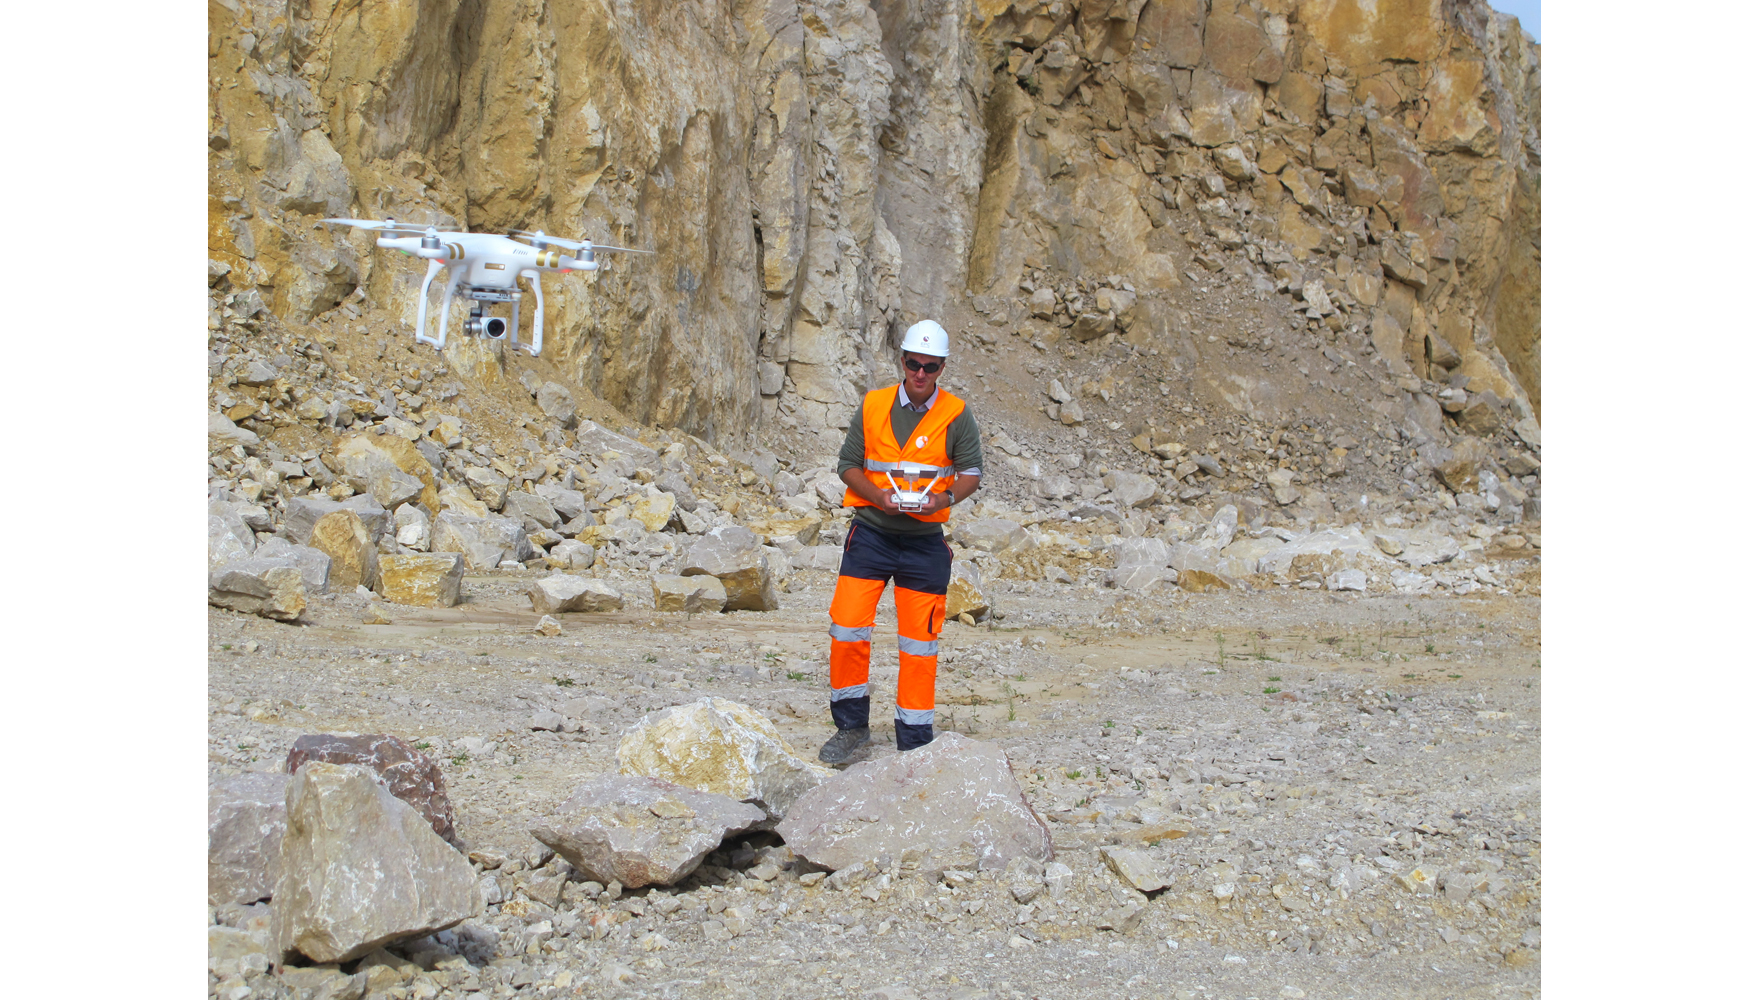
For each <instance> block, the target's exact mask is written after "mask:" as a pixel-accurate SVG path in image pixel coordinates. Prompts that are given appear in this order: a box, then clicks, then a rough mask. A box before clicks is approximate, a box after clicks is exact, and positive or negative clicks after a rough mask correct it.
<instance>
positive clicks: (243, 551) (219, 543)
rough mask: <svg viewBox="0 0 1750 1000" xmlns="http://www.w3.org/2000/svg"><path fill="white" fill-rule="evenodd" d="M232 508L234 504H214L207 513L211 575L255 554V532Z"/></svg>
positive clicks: (208, 560) (208, 565) (208, 564)
mask: <svg viewBox="0 0 1750 1000" xmlns="http://www.w3.org/2000/svg"><path fill="white" fill-rule="evenodd" d="M232 507H233V505H232V504H213V505H212V507H211V508H210V509H209V510H208V511H207V571H208V572H209V573H210V572H212V571H213V570H216V569H218V568H219V567H221V566H224V565H225V564H227V563H233V562H236V561H238V560H240V559H248V558H249V557H250V556H252V555H254V554H255V532H254V531H252V530H250V527H249V525H248V524H246V523H245V522H244V520H243V518H242V516H240V515H239V514H238V513H237V512H236V511H235V510H233V509H232Z"/></svg>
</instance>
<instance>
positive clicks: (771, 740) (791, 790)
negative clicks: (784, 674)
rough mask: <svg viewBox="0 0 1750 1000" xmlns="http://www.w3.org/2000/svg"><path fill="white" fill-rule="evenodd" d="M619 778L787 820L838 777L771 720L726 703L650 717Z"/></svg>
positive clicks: (705, 702)
mask: <svg viewBox="0 0 1750 1000" xmlns="http://www.w3.org/2000/svg"><path fill="white" fill-rule="evenodd" d="M619 761H620V773H622V774H637V775H644V776H646V777H652V778H662V779H663V780H665V781H672V782H674V783H675V784H677V785H685V786H686V787H688V788H693V789H697V790H699V791H702V792H715V793H717V794H719V795H727V796H729V797H730V798H732V799H740V800H741V801H743V802H751V803H753V804H754V805H757V806H759V807H760V808H762V809H764V810H765V811H766V812H767V813H768V814H770V815H771V816H772V817H773V818H782V817H783V816H784V814H785V813H786V812H787V811H788V810H789V809H790V806H791V804H792V803H794V802H795V801H796V799H797V797H798V796H800V795H801V794H802V793H803V792H806V791H808V790H809V789H810V788H813V787H814V786H815V785H818V784H820V782H821V781H822V780H823V779H825V778H826V777H827V776H828V775H830V774H832V771H831V770H829V769H828V768H825V767H822V766H821V765H819V764H816V763H814V762H812V761H809V760H806V759H804V758H803V757H802V756H801V755H800V754H798V753H797V752H796V751H795V750H794V749H793V748H792V747H791V746H790V744H789V743H787V742H785V740H784V737H782V736H780V735H778V730H777V727H776V726H773V725H772V723H771V720H770V719H767V718H766V717H765V716H763V715H761V714H760V713H758V712H756V711H754V710H753V709H751V708H749V707H747V706H746V705H742V704H739V703H737V702H733V701H727V700H724V699H722V698H702V699H700V700H699V701H695V702H693V703H692V704H690V705H676V706H674V707H672V708H665V709H663V710H662V711H660V712H657V713H655V714H652V715H648V716H645V717H644V718H643V719H642V720H640V721H639V723H638V724H637V725H636V726H633V727H632V728H631V729H630V730H629V731H627V733H626V735H625V736H622V737H621V738H620V749H619Z"/></svg>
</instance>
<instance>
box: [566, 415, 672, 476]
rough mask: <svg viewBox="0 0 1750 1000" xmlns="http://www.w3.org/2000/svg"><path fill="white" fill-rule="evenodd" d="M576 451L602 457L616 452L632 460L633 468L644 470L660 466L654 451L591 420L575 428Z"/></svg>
mask: <svg viewBox="0 0 1750 1000" xmlns="http://www.w3.org/2000/svg"><path fill="white" fill-rule="evenodd" d="M577 450H578V451H580V452H582V453H584V454H585V455H603V454H606V453H607V452H610V451H612V452H618V453H619V454H621V455H624V456H626V457H627V458H629V459H631V460H632V463H633V465H634V466H636V467H638V468H645V469H655V468H657V467H658V466H660V465H661V464H662V462H661V460H660V459H659V458H658V457H657V454H656V449H654V448H652V447H650V446H649V445H645V444H640V443H639V442H637V441H634V440H632V439H631V438H629V437H626V436H625V435H623V434H615V433H614V432H613V431H610V430H608V429H607V428H606V427H603V426H601V425H600V424H598V423H596V422H595V421H593V420H585V421H583V422H582V423H580V424H579V425H578V427H577Z"/></svg>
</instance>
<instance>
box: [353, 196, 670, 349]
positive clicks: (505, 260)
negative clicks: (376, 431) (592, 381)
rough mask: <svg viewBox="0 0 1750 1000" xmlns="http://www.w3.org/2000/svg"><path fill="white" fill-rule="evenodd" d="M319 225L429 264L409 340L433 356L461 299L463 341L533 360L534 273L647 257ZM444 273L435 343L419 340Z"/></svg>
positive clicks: (444, 229) (392, 225)
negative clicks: (475, 340) (467, 337)
mask: <svg viewBox="0 0 1750 1000" xmlns="http://www.w3.org/2000/svg"><path fill="white" fill-rule="evenodd" d="M322 221H323V222H326V223H329V224H332V225H342V226H357V227H358V228H360V229H374V230H377V231H378V232H381V233H383V234H385V235H383V236H379V237H377V245H378V246H380V247H382V248H384V249H386V250H399V251H401V252H402V253H404V254H407V255H408V256H410V257H422V258H424V259H426V260H429V261H431V264H430V266H428V267H427V268H426V271H425V283H424V284H422V285H420V287H419V329H418V331H417V332H416V333H415V334H414V335H413V339H414V340H415V341H417V342H419V343H421V344H430V345H431V346H433V347H435V348H437V349H438V350H440V351H441V350H443V347H444V341H445V340H446V339H447V337H448V334H449V329H450V303H451V302H452V301H453V300H454V298H455V296H456V294H457V293H458V292H460V294H461V296H462V298H464V299H467V300H468V301H470V302H472V303H473V305H472V306H471V307H470V309H469V312H468V321H467V323H465V324H464V325H463V327H462V330H463V332H464V333H468V334H472V335H474V336H478V337H486V338H488V339H490V340H503V339H504V338H505V337H506V336H507V335H508V336H509V337H510V346H511V348H512V349H513V350H514V349H517V348H521V349H522V350H525V351H528V352H529V354H530V355H531V356H533V357H540V356H541V321H542V319H543V315H544V314H545V312H546V308H545V306H546V302H545V300H544V299H543V298H542V297H541V272H543V271H557V272H559V273H560V274H569V273H570V272H572V271H593V270H595V269H596V267H597V264H596V259H595V255H596V254H597V253H598V252H601V251H613V252H620V253H652V252H653V251H650V250H633V249H631V248H630V247H610V246H602V245H601V244H599V243H592V242H591V241H589V240H569V239H562V238H560V237H557V236H548V235H546V234H545V233H542V232H539V231H536V232H532V233H531V232H526V231H524V230H521V229H513V230H511V235H509V236H500V235H498V234H496V233H463V232H456V231H454V230H453V229H452V228H451V227H448V226H435V225H434V226H415V225H406V224H404V223H399V222H396V221H395V220H394V219H384V220H382V221H381V222H378V221H376V220H372V219H323V220H322ZM440 233H441V238H440ZM390 234H402V235H390ZM512 236H522V237H526V238H527V239H528V242H527V243H524V242H521V241H519V240H516V239H512V238H511V237H512ZM550 246H560V247H564V248H565V249H567V250H570V251H572V254H571V255H567V254H563V253H560V252H559V251H558V250H553V249H550V248H549V247H550ZM446 268H448V269H449V272H450V276H449V280H447V281H446V282H444V302H443V305H442V307H441V308H442V312H441V313H440V315H439V316H438V334H437V336H436V337H428V336H426V334H425V315H426V309H427V306H428V305H429V304H430V302H431V283H432V279H434V278H436V277H437V276H438V272H440V271H442V270H444V269H446ZM524 273H527V274H528V276H529V285H530V286H531V287H532V288H534V290H535V322H534V330H533V334H534V336H533V341H534V342H533V343H530V344H525V343H523V342H522V341H520V340H519V339H518V338H517V330H518V327H519V321H520V318H521V315H522V300H523V293H522V289H520V288H518V287H517V279H518V278H520V277H522V276H523V274H524ZM489 302H501V303H502V302H508V303H510V319H509V321H508V322H507V321H506V320H505V319H504V318H503V317H499V316H488V315H487V314H486V308H487V305H486V304H487V303H489Z"/></svg>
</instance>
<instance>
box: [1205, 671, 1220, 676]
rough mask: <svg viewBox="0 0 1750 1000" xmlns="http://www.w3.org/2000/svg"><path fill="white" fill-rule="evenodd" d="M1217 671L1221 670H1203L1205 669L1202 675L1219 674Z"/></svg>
mask: <svg viewBox="0 0 1750 1000" xmlns="http://www.w3.org/2000/svg"><path fill="white" fill-rule="evenodd" d="M1219 673H1221V671H1219V670H1205V671H1203V676H1205V677H1209V676H1211V675H1213V674H1219Z"/></svg>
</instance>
